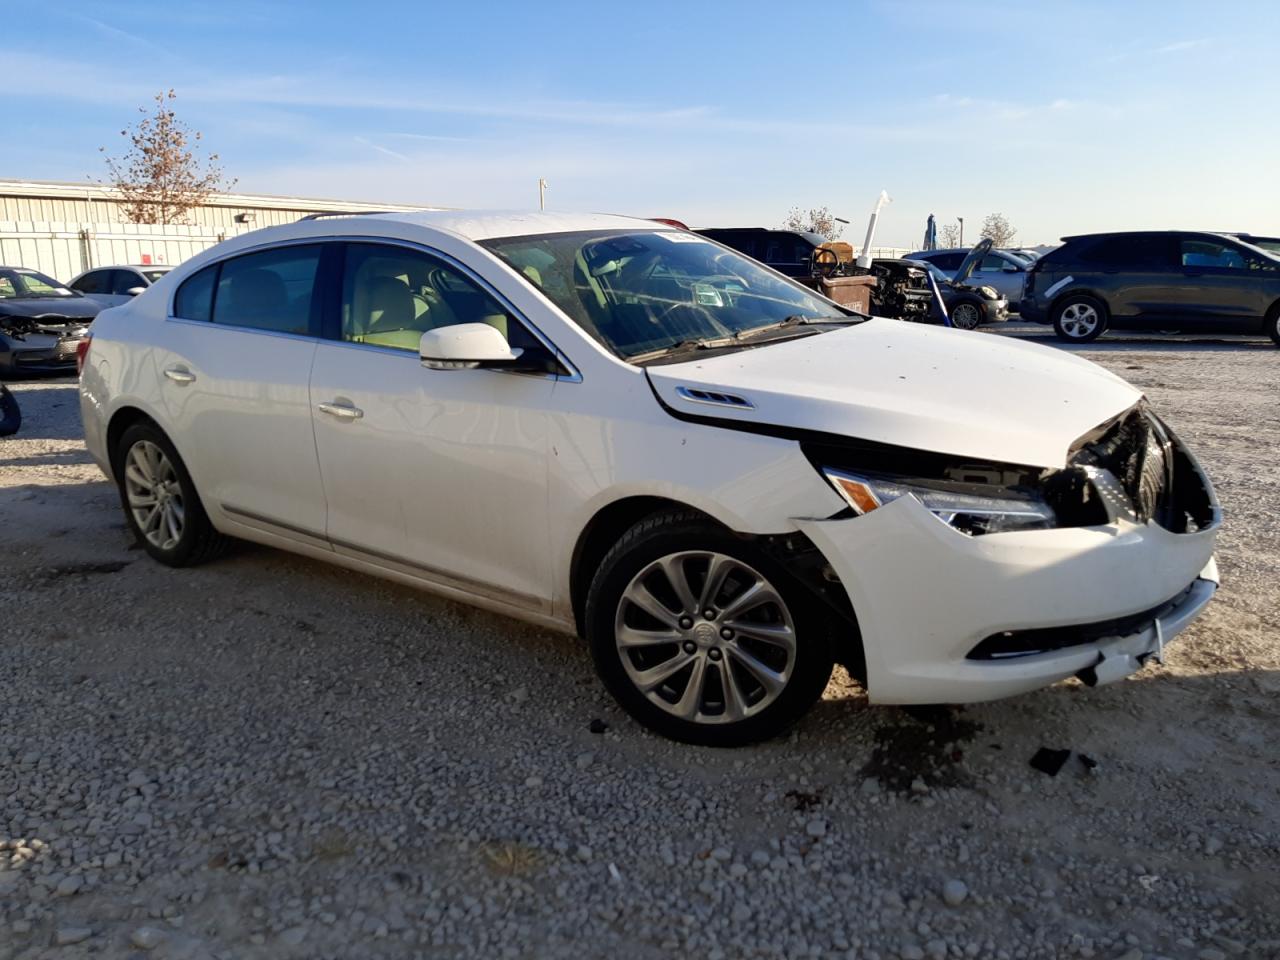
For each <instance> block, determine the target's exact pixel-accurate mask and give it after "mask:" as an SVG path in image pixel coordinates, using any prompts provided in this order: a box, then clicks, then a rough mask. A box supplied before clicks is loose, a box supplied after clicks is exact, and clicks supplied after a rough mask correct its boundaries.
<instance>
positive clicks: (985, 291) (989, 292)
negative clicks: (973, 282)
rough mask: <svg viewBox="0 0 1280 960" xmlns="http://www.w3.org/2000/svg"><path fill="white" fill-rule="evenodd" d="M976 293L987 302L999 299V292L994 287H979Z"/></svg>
mask: <svg viewBox="0 0 1280 960" xmlns="http://www.w3.org/2000/svg"><path fill="white" fill-rule="evenodd" d="M978 292H979V293H980V294H982V295H983V296H984V297H986V298H987V299H988V300H999V299H1000V291H999V290H997V289H996V288H995V287H979V288H978Z"/></svg>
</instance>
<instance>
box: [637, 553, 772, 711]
mask: <svg viewBox="0 0 1280 960" xmlns="http://www.w3.org/2000/svg"><path fill="white" fill-rule="evenodd" d="M614 637H615V642H616V644H617V648H618V654H619V657H620V659H621V661H622V666H623V669H624V670H625V671H626V674H627V676H628V678H629V679H630V680H631V682H632V683H633V684H635V687H636V689H637V690H639V691H640V692H641V693H642V694H644V696H645V697H647V698H648V699H649V701H650V702H652V703H653V704H655V705H656V706H658V707H660V708H661V709H662V710H664V711H666V712H667V713H670V714H672V715H673V716H676V717H679V718H680V719H683V720H687V721H691V722H694V723H703V724H714V723H733V722H736V721H740V720H743V719H745V718H747V717H750V716H753V715H755V714H758V713H760V712H761V711H762V710H764V709H766V708H767V707H768V706H769V705H770V704H772V703H773V702H774V701H776V700H777V699H778V697H779V696H781V694H782V692H783V691H784V690H785V689H786V688H787V685H788V683H790V681H791V679H792V677H793V675H794V670H795V661H796V629H795V623H794V621H793V619H792V617H791V613H790V611H789V610H788V609H787V605H786V602H785V601H784V600H783V599H782V594H781V593H780V592H779V591H778V590H777V589H775V588H774V586H773V585H772V584H771V583H769V581H768V580H767V579H766V578H765V577H764V576H763V575H762V574H761V573H759V572H758V571H757V570H755V569H754V568H752V567H751V566H749V565H748V564H746V563H744V562H742V561H741V560H737V559H734V558H733V557H730V556H728V555H726V554H723V553H714V552H709V551H682V552H680V553H672V554H668V555H667V556H665V557H662V558H660V559H658V560H655V561H654V562H652V563H650V564H648V565H647V566H646V567H644V568H643V569H642V570H640V572H639V573H637V574H636V575H635V576H634V577H633V578H632V579H631V582H630V583H629V584H628V585H627V588H626V590H624V591H623V593H622V597H621V599H620V600H619V602H618V609H617V614H616V617H615V622H614Z"/></svg>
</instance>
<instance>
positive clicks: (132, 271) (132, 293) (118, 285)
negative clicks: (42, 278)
mask: <svg viewBox="0 0 1280 960" xmlns="http://www.w3.org/2000/svg"><path fill="white" fill-rule="evenodd" d="M171 269H173V268H172V267H167V266H164V265H157V264H147V263H144V264H138V265H132V266H119V267H94V268H93V269H92V270H86V271H85V272H84V273H82V274H80V276H78V277H76V278H75V279H74V280H72V281H71V282H70V283H69V284H67V286H69V287H70V288H71V289H72V290H75V291H76V292H78V293H83V294H84V295H85V296H86V297H88V298H89V299H90V300H95V301H97V302H98V303H100V304H102V306H104V307H118V306H120V304H122V303H128V302H129V301H130V300H131V299H132V298H133V297H136V296H137V295H138V294H140V293H141V292H142V291H143V290H145V289H147V287H149V286H151V285H152V284H153V283H155V282H156V281H157V280H159V279H160V278H161V277H163V276H164V275H165V274H166V273H168V272H169V271H170V270H171Z"/></svg>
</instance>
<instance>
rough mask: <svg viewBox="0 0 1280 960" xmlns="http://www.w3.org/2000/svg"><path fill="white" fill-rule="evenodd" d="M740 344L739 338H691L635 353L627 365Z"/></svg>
mask: <svg viewBox="0 0 1280 960" xmlns="http://www.w3.org/2000/svg"><path fill="white" fill-rule="evenodd" d="M737 342H738V338H737V337H708V338H702V339H699V338H690V339H686V340H677V341H676V342H675V343H672V344H668V345H667V346H665V347H658V349H656V350H646V351H645V352H644V353H633V354H631V355H630V356H629V357H627V358H626V360H627V363H644V362H645V361H646V360H656V359H658V358H659V357H665V356H668V355H670V354H673V353H685V352H692V351H694V350H715V349H717V348H718V347H731V346H733V345H734V344H735V343H737Z"/></svg>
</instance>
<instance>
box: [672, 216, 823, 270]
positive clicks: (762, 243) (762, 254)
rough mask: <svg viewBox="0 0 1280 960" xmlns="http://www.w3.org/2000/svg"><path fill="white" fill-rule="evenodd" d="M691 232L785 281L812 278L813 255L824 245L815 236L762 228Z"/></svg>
mask: <svg viewBox="0 0 1280 960" xmlns="http://www.w3.org/2000/svg"><path fill="white" fill-rule="evenodd" d="M694 232H695V233H700V234H702V236H704V237H706V238H707V239H709V240H714V241H716V242H717V243H723V244H724V245H725V246H726V247H730V248H731V249H734V250H737V251H738V252H739V253H745V254H746V255H747V256H748V257H753V258H754V259H756V260H759V261H760V262H761V263H763V264H764V265H765V266H769V267H773V269H775V270H777V271H778V272H779V273H783V274H786V275H787V276H788V277H809V276H812V275H813V252H814V251H815V250H817V249H818V248H819V247H820V246H822V245H823V244H824V243H826V242H827V238H826V237H823V236H819V235H818V234H816V233H805V232H803V231H801V230H769V229H767V228H765V227H708V228H707V229H705V230H695V231H694Z"/></svg>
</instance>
